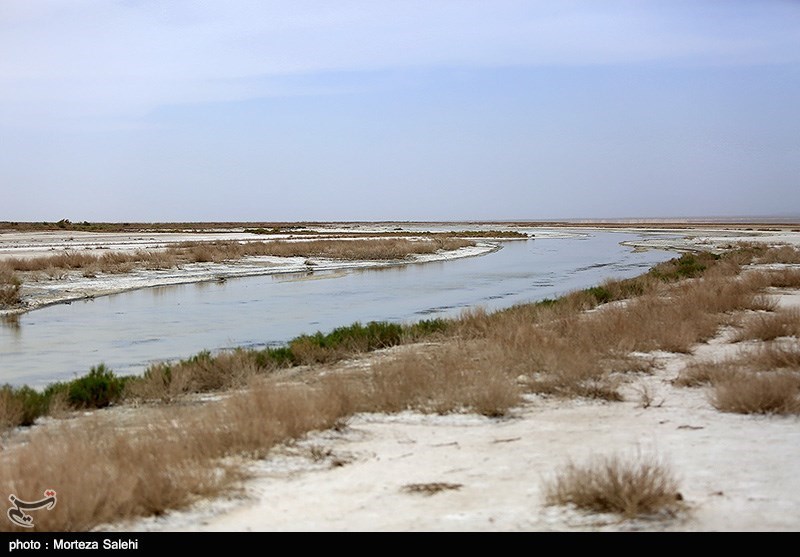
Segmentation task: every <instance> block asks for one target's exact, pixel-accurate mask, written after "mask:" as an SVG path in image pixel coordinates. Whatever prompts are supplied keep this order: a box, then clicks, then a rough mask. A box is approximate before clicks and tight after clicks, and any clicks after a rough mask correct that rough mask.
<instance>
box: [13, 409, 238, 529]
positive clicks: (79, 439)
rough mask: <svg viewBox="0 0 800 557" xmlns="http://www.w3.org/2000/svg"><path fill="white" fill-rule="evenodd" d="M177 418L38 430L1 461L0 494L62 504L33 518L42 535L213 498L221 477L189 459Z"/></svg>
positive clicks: (188, 442)
mask: <svg viewBox="0 0 800 557" xmlns="http://www.w3.org/2000/svg"><path fill="white" fill-rule="evenodd" d="M179 417H180V416H176V414H171V415H170V416H169V417H167V416H162V418H163V419H162V420H157V421H154V422H151V423H150V424H148V425H144V424H141V426H140V427H139V428H137V430H136V431H132V430H130V429H127V428H120V427H119V426H118V425H117V426H115V425H111V424H110V423H105V422H102V421H101V420H92V419H83V420H81V421H80V427H73V425H75V424H72V423H69V422H66V423H63V424H59V426H58V427H51V428H46V429H42V430H37V431H35V432H34V433H33V434H32V435H31V438H30V441H29V443H28V444H27V445H25V446H22V447H18V448H16V449H15V450H14V451H13V452H10V453H7V454H6V455H5V456H6V457H5V458H4V460H3V461H2V463H1V464H0V470H1V471H2V473H0V478H3V479H2V480H0V489H2V490H3V493H14V494H17V495H19V496H20V497H25V496H27V497H35V496H36V495H37V494H40V493H42V492H43V491H44V490H45V489H48V488H49V489H54V490H56V492H57V493H58V497H59V500H60V501H61V503H60V504H59V505H58V506H57V507H56V508H55V509H54V510H53V511H52V512H47V513H38V514H37V515H36V517H35V518H36V529H37V530H45V531H56V530H59V531H85V530H88V529H90V528H92V527H94V526H96V525H98V524H101V523H104V522H108V521H112V520H119V519H122V518H128V517H135V516H146V515H153V514H156V515H157V514H161V513H163V512H164V511H165V510H166V509H168V508H175V507H180V506H182V505H185V504H187V503H189V502H190V501H191V500H192V499H193V498H194V497H196V496H198V495H204V494H212V493H214V492H215V490H216V489H217V488H218V487H219V485H220V483H221V481H222V479H223V478H224V474H222V475H221V474H220V473H219V472H218V471H217V470H215V468H214V467H213V466H210V465H208V464H206V463H203V462H198V461H197V460H196V458H195V457H193V455H192V453H193V451H192V447H194V446H196V445H197V444H199V442H198V441H197V440H196V438H194V437H193V436H192V435H189V436H187V435H186V432H185V431H183V429H182V424H181V423H180V422H179V421H178V420H176V418H179ZM23 494H24V495H23ZM2 524H3V525H4V526H5V527H6V528H13V526H11V525H10V523H9V522H8V521H3V522H2Z"/></svg>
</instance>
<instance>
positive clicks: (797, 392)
mask: <svg viewBox="0 0 800 557" xmlns="http://www.w3.org/2000/svg"><path fill="white" fill-rule="evenodd" d="M711 402H712V404H713V405H714V407H715V408H716V409H717V410H721V411H722V412H734V413H738V414H800V376H798V375H797V374H794V373H752V372H740V373H735V374H728V375H726V376H724V377H723V378H720V379H716V380H715V381H714V383H713V392H712V395H711Z"/></svg>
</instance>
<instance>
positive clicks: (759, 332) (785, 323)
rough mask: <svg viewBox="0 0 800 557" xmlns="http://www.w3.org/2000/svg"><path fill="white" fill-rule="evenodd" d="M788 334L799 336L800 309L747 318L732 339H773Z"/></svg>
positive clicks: (735, 340)
mask: <svg viewBox="0 0 800 557" xmlns="http://www.w3.org/2000/svg"><path fill="white" fill-rule="evenodd" d="M788 336H794V337H800V310H798V309H796V308H795V309H786V310H780V311H777V312H775V313H770V314H766V315H764V314H760V315H754V316H752V317H750V318H748V319H747V320H746V321H745V323H744V326H743V327H742V328H741V330H739V331H738V332H737V333H736V335H735V336H734V337H733V341H734V342H741V341H744V340H774V339H776V338H780V337H788Z"/></svg>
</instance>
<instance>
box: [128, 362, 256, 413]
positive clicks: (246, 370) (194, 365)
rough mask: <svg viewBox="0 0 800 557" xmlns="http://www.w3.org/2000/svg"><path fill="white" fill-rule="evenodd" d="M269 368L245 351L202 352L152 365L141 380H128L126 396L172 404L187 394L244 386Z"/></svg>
mask: <svg viewBox="0 0 800 557" xmlns="http://www.w3.org/2000/svg"><path fill="white" fill-rule="evenodd" d="M265 371H266V369H264V368H261V367H260V366H259V365H258V364H257V363H256V361H255V358H254V356H253V354H252V353H249V352H248V351H246V350H233V351H229V352H221V353H219V354H217V355H215V356H212V355H211V353H210V352H207V351H206V352H201V353H200V354H198V355H196V356H193V357H191V358H189V359H187V360H182V361H180V362H178V363H175V364H168V363H159V364H154V365H152V366H150V367H149V368H148V369H147V371H146V372H145V373H144V375H143V376H142V377H141V378H137V379H135V380H132V381H129V382H128V384H127V385H126V389H125V390H126V392H125V396H126V397H129V398H134V399H144V400H153V399H156V400H158V399H160V400H162V401H170V400H172V399H174V398H175V397H177V396H179V395H182V394H186V393H203V392H209V391H218V390H228V389H234V388H239V387H243V386H245V385H246V384H247V383H248V381H249V380H250V379H251V378H252V377H254V376H256V375H258V374H260V373H264V372H265Z"/></svg>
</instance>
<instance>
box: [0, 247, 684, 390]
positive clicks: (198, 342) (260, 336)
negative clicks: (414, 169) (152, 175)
mask: <svg viewBox="0 0 800 557" xmlns="http://www.w3.org/2000/svg"><path fill="white" fill-rule="evenodd" d="M640 237H641V236H640V235H638V234H630V233H615V232H591V233H587V234H585V235H573V236H571V237H562V238H544V239H539V238H537V239H534V240H528V241H509V242H504V243H503V244H502V246H503V247H502V249H500V250H498V251H495V252H493V253H490V254H487V255H484V256H480V257H471V258H466V259H458V260H453V261H445V262H434V263H422V264H410V265H404V266H392V267H388V268H383V269H372V270H348V271H334V272H315V273H312V274H292V275H271V276H260V277H249V278H240V279H232V280H227V281H225V282H222V283H217V282H212V283H197V284H188V285H180V286H168V287H157V288H148V289H142V290H136V291H131V292H124V293H120V294H115V295H112V296H105V297H101V298H96V299H93V300H87V301H85V302H84V301H81V302H73V303H72V304H69V305H67V304H62V305H56V306H51V307H46V308H42V309H38V310H35V311H32V312H30V313H27V314H24V315H22V316H20V317H19V320H18V322H17V323H16V324H7V325H5V326H3V325H0V384H2V383H10V384H12V385H21V384H28V385H31V386H34V387H41V386H44V385H46V384H47V383H50V382H53V381H57V380H67V379H71V378H73V377H74V376H75V375H82V374H84V373H86V372H87V371H88V370H89V368H90V367H91V366H93V365H97V364H99V363H101V362H103V363H105V364H106V365H107V366H109V367H110V368H111V369H113V370H114V371H115V372H117V373H121V374H129V373H141V372H142V371H143V370H144V369H145V368H146V366H147V365H148V364H150V363H153V362H156V361H163V360H171V359H176V358H184V357H187V356H190V355H192V354H195V353H197V352H199V351H200V350H204V349H210V350H217V349H223V348H232V347H236V346H246V347H263V346H277V345H280V344H282V343H285V342H286V341H288V340H289V339H291V338H293V337H295V336H297V335H299V334H302V333H313V332H315V331H317V330H320V331H323V332H324V331H329V330H330V329H333V328H334V327H338V326H342V325H348V324H350V323H353V322H355V321H361V322H367V321H371V320H385V321H394V322H411V321H416V320H419V319H430V318H434V317H447V316H455V315H458V313H459V312H461V311H463V310H464V309H465V308H470V307H476V306H483V307H485V308H487V309H490V310H492V309H499V308H504V307H509V306H511V305H514V304H517V303H523V302H530V301H536V300H540V299H543V298H547V297H554V296H558V295H561V294H564V293H566V292H569V291H571V290H575V289H579V288H586V287H588V286H592V285H595V284H598V283H599V282H601V281H602V280H603V279H605V278H608V277H617V278H622V277H631V276H634V275H637V274H640V273H642V272H644V271H646V270H647V269H648V268H649V267H651V266H652V265H653V264H655V263H657V262H660V261H664V260H666V259H669V258H671V257H674V254H673V253H669V252H665V251H644V252H635V251H633V250H631V248H628V247H625V246H621V245H620V242H622V241H625V240H635V239H638V238H640Z"/></svg>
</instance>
